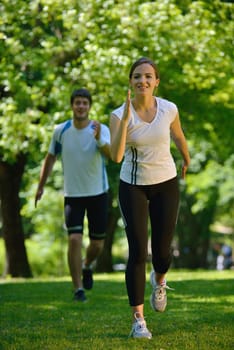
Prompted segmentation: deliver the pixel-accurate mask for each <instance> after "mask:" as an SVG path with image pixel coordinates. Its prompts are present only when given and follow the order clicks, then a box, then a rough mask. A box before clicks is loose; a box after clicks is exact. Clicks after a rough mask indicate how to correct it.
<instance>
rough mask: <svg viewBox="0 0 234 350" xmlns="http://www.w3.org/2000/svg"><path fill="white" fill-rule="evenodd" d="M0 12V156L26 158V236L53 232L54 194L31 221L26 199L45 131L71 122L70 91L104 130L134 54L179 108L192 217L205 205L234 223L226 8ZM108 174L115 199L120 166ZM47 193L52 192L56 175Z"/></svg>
mask: <svg viewBox="0 0 234 350" xmlns="http://www.w3.org/2000/svg"><path fill="white" fill-rule="evenodd" d="M0 11H1V14H2V15H1V19H0V159H1V160H4V161H7V162H9V163H12V162H14V161H15V160H16V158H17V155H18V154H19V153H20V152H22V153H24V154H27V156H28V164H27V167H26V174H25V176H24V183H23V186H25V187H23V189H22V192H21V198H22V203H23V205H25V206H24V207H23V210H22V215H23V216H24V217H25V218H27V220H29V218H30V217H32V224H33V225H34V228H35V230H40V231H43V232H45V230H46V227H47V228H48V231H52V232H55V231H56V232H58V231H59V230H60V228H61V223H59V224H58V222H60V221H59V218H61V212H60V214H59V210H60V209H61V207H60V206H57V205H56V199H55V198H57V197H56V194H55V193H54V194H53V195H52V194H51V195H50V196H48V197H47V198H46V199H45V197H44V198H43V200H42V202H45V201H46V204H45V203H44V204H42V202H41V203H40V204H39V207H38V209H37V214H36V212H35V211H34V209H33V204H32V203H33V199H32V198H33V196H34V193H35V191H34V189H35V184H36V182H37V181H38V175H37V174H38V173H39V169H38V168H37V167H36V166H35V164H37V165H38V163H39V162H41V160H42V158H43V157H44V155H45V153H46V151H47V149H48V144H49V140H50V137H51V133H52V130H53V127H54V125H55V124H57V123H59V122H61V121H63V120H65V119H66V118H69V117H71V112H70V104H69V97H70V93H71V91H72V89H73V88H75V87H81V86H85V87H87V88H88V89H90V91H91V93H92V94H93V99H94V104H93V107H92V110H91V117H92V118H96V119H99V120H100V121H102V122H105V123H107V124H108V122H109V115H110V112H111V110H112V109H113V108H115V107H116V106H118V105H119V104H121V103H122V102H123V101H124V99H125V95H126V91H127V89H128V71H129V68H130V65H131V63H132V61H133V60H135V59H136V58H138V57H139V56H150V57H151V58H152V59H154V60H155V61H156V62H157V63H158V66H159V70H160V72H161V84H160V87H159V91H158V93H159V95H161V96H163V97H165V98H168V99H170V100H173V101H174V102H175V103H176V104H177V105H178V107H179V110H180V114H181V119H182V124H183V127H184V129H185V133H186V137H187V138H188V140H189V145H190V148H191V155H192V165H191V169H190V174H189V175H188V178H187V189H188V193H189V196H193V201H192V203H193V204H192V210H193V212H194V213H195V214H196V213H199V212H201V211H202V210H203V209H204V208H205V207H206V206H207V205H212V206H214V207H215V213H216V217H215V220H221V221H225V223H228V224H230V225H231V226H233V220H231V219H230V218H232V217H233V210H234V204H233V199H234V194H233V193H234V192H233V190H232V188H233V185H232V182H231V181H232V179H231V176H232V175H231V174H232V171H233V156H232V154H233V146H234V145H233V129H234V118H233V101H234V98H233V97H234V96H233V91H234V79H233V76H234V74H233V73H234V72H233V29H234V21H233V4H232V3H227V2H222V1H219V0H213V1H190V0H186V1H181V0H178V1H176V0H162V1H154V2H152V1H142V0H119V1H114V0H105V1H104V0H98V1H97V0H89V1H83V0H82V1H75V0H67V1H64V0H53V1H52V0H49V1H48V0H46V1H45V0H40V1H38V0H30V1H24V0H17V1H16V0H12V1H8V0H2V1H1V4H0ZM108 167H109V175H110V184H111V187H112V190H113V193H114V194H115V195H116V193H117V183H118V172H119V167H118V166H114V165H113V166H112V164H109V165H108ZM226 180H227V181H226ZM50 186H52V187H55V188H56V189H57V190H59V189H61V187H62V181H61V171H57V172H56V174H55V175H54V176H52V177H51V180H50V182H49V183H48V187H50ZM27 202H29V203H27ZM40 208H41V209H43V210H41V209H40ZM52 208H53V210H52ZM48 212H50V213H51V215H50V218H48V216H49V214H48ZM212 213H213V211H212ZM39 214H40V215H39ZM42 216H44V217H43V218H42V220H41V222H43V224H41V226H40V225H39V219H40V218H41V217H42ZM52 216H54V219H52ZM210 220H211V221H212V220H213V214H212V218H211V217H210ZM211 223H212V222H211ZM188 224H189V223H188ZM53 225H54V226H53ZM58 226H59V228H58Z"/></svg>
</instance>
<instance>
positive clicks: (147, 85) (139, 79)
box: [130, 63, 159, 95]
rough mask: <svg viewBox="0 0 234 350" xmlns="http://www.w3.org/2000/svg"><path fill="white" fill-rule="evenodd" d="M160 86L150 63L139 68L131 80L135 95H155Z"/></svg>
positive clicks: (135, 70)
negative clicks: (155, 90)
mask: <svg viewBox="0 0 234 350" xmlns="http://www.w3.org/2000/svg"><path fill="white" fill-rule="evenodd" d="M158 84H159V79H158V78H156V74H155V70H154V68H153V67H152V66H151V65H150V64H148V63H143V64H141V65H139V66H137V67H136V68H135V69H134V71H133V73H132V77H131V79H130V85H131V87H132V88H133V91H134V93H135V95H148V94H149V95H153V92H154V89H155V88H156V87H157V86H158Z"/></svg>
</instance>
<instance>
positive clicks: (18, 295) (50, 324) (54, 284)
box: [0, 271, 234, 350]
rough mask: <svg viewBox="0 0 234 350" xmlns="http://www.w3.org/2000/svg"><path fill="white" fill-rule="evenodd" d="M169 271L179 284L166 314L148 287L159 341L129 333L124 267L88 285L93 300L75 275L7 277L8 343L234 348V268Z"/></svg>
mask: <svg viewBox="0 0 234 350" xmlns="http://www.w3.org/2000/svg"><path fill="white" fill-rule="evenodd" d="M147 277H149V276H148V275H147ZM168 277H169V281H170V285H171V286H172V287H173V288H175V291H168V308H167V310H166V312H165V313H161V314H160V313H155V312H154V311H152V309H151V308H150V305H149V302H148V301H147V300H148V299H149V296H150V293H151V288H150V286H149V284H147V287H146V293H145V297H146V303H145V316H146V322H147V326H148V328H149V329H150V330H151V331H152V333H153V338H152V339H151V340H146V339H129V338H128V334H129V332H130V329H131V325H132V320H131V310H130V308H129V305H128V300H127V295H126V290H125V283H124V274H123V273H112V274H108V275H107V274H100V275H95V285H94V288H95V289H94V290H92V291H89V292H87V296H88V302H87V303H85V304H78V303H75V302H73V301H72V293H71V282H70V280H69V279H68V278H60V279H54V280H51V279H40V280H38V279H37V280H33V281H24V280H21V281H19V280H18V281H17V282H16V281H5V282H3V283H2V284H1V301H2V305H1V311H2V314H1V318H0V335H1V337H0V339H1V340H0V342H1V347H2V349H8V350H13V349H14V350H21V349H24V350H29V349H30V350H38V349H47V350H54V349H56V350H60V349H61V350H64V349H71V350H72V349H79V350H86V349H87V348H88V349H90V350H94V349H97V348H98V349H105V350H113V349H119V350H128V349H130V350H131V349H132V350H133V349H134V350H139V349H149V350H151V349H152V350H153V349H170V350H188V349H189V350H197V349H199V350H207V349H212V350H220V349H225V350H231V349H233V315H232V306H233V302H234V297H233V289H232V283H231V282H232V272H231V271H225V272H211V271H208V272H207V271H205V272H204V271H196V272H191V271H187V272H186V271H179V272H173V271H171V272H170V274H169V275H168ZM211 286H212V288H211Z"/></svg>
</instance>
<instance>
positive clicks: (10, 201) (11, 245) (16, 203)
mask: <svg viewBox="0 0 234 350" xmlns="http://www.w3.org/2000/svg"><path fill="white" fill-rule="evenodd" d="M25 162H26V160H25V157H24V156H19V157H18V159H17V161H16V162H15V163H14V164H10V163H6V162H2V161H0V199H1V212H2V232H3V239H4V243H5V249H6V267H5V274H9V275H11V276H12V277H32V273H31V269H30V266H29V263H28V258H27V252H26V248H25V244H24V232H23V227H22V221H21V216H20V198H19V190H20V184H21V179H22V176H23V172H24V166H25Z"/></svg>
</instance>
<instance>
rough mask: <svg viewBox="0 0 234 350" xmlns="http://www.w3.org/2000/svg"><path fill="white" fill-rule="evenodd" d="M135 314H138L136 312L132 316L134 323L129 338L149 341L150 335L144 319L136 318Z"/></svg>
mask: <svg viewBox="0 0 234 350" xmlns="http://www.w3.org/2000/svg"><path fill="white" fill-rule="evenodd" d="M137 314H139V313H138V312H136V313H135V314H134V317H135V319H136V321H135V322H134V323H133V325H132V330H131V332H130V334H129V337H132V338H147V339H151V338H152V334H151V333H150V331H149V330H148V329H147V327H146V322H145V320H144V318H142V317H137Z"/></svg>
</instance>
